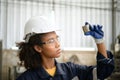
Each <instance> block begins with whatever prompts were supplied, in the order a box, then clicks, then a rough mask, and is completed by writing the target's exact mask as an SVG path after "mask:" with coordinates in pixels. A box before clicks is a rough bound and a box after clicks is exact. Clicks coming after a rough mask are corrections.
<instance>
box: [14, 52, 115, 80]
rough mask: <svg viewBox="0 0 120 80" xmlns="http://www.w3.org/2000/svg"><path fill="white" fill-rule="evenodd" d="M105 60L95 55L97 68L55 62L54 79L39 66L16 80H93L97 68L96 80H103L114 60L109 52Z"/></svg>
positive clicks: (108, 73) (110, 69)
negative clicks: (94, 70)
mask: <svg viewBox="0 0 120 80" xmlns="http://www.w3.org/2000/svg"><path fill="white" fill-rule="evenodd" d="M107 54H108V57H109V58H105V57H104V56H103V55H101V54H100V53H98V54H97V66H84V65H78V64H74V63H71V62H67V63H58V62H56V72H55V75H54V77H52V76H50V75H49V74H48V73H47V72H46V71H45V69H44V68H43V67H42V66H41V67H39V68H36V69H28V70H26V71H25V72H24V73H22V74H21V75H20V76H19V77H18V78H17V79H16V80H72V79H73V78H74V77H75V76H77V77H78V78H79V80H93V69H94V68H95V67H96V68H97V79H99V80H104V79H105V78H107V77H108V76H110V74H111V73H112V71H113V69H114V60H113V55H112V53H111V52H108V51H107Z"/></svg>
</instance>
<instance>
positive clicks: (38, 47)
mask: <svg viewBox="0 0 120 80" xmlns="http://www.w3.org/2000/svg"><path fill="white" fill-rule="evenodd" d="M34 49H35V50H36V51H37V52H39V53H41V52H42V50H41V47H40V46H38V45H35V46H34Z"/></svg>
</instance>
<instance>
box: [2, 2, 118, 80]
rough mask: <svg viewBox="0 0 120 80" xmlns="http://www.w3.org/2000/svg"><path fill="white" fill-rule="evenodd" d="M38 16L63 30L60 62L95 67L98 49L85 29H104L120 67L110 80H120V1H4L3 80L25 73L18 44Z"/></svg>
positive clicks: (107, 41)
mask: <svg viewBox="0 0 120 80" xmlns="http://www.w3.org/2000/svg"><path fill="white" fill-rule="evenodd" d="M38 15H42V16H47V17H48V18H50V19H51V22H52V23H55V24H56V25H57V26H59V27H60V28H61V30H62V31H61V32H60V37H61V44H62V49H63V54H62V56H61V57H60V58H59V59H58V60H59V61H60V62H66V61H68V60H71V58H72V57H73V56H76V55H77V57H78V62H77V63H78V64H85V65H95V64H96V61H95V56H96V51H97V50H96V45H95V43H94V40H93V39H92V38H91V37H85V36H84V34H83V31H82V26H83V25H84V23H85V22H89V23H90V24H101V25H103V30H104V32H105V37H104V42H105V44H106V47H107V49H108V50H110V51H112V52H113V54H114V56H115V64H116V65H115V70H114V72H113V74H112V75H111V76H110V77H109V78H108V80H120V0H0V80H15V78H16V77H17V76H18V75H19V74H20V73H22V71H24V68H22V67H19V65H18V63H19V59H18V56H17V53H18V49H17V47H16V44H15V43H16V42H20V41H22V40H23V36H24V24H25V23H26V21H27V20H28V19H29V18H30V17H32V16H38ZM86 56H89V57H87V58H86ZM73 58H74V57H73Z"/></svg>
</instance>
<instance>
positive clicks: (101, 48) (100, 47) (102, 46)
mask: <svg viewBox="0 0 120 80" xmlns="http://www.w3.org/2000/svg"><path fill="white" fill-rule="evenodd" d="M96 45H97V48H98V52H99V53H101V54H102V55H103V56H104V57H105V58H108V56H107V52H106V47H105V44H104V43H100V44H96Z"/></svg>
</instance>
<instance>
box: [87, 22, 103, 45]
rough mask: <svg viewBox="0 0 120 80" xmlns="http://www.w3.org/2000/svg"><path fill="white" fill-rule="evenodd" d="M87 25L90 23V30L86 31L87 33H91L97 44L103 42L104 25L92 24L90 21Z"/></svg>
mask: <svg viewBox="0 0 120 80" xmlns="http://www.w3.org/2000/svg"><path fill="white" fill-rule="evenodd" d="M85 25H89V29H90V31H88V32H85V35H91V36H92V37H93V38H94V39H95V42H96V43H97V44H99V43H102V42H103V37H104V32H103V31H102V26H100V25H93V26H91V25H90V24H89V23H88V22H86V23H85Z"/></svg>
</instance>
